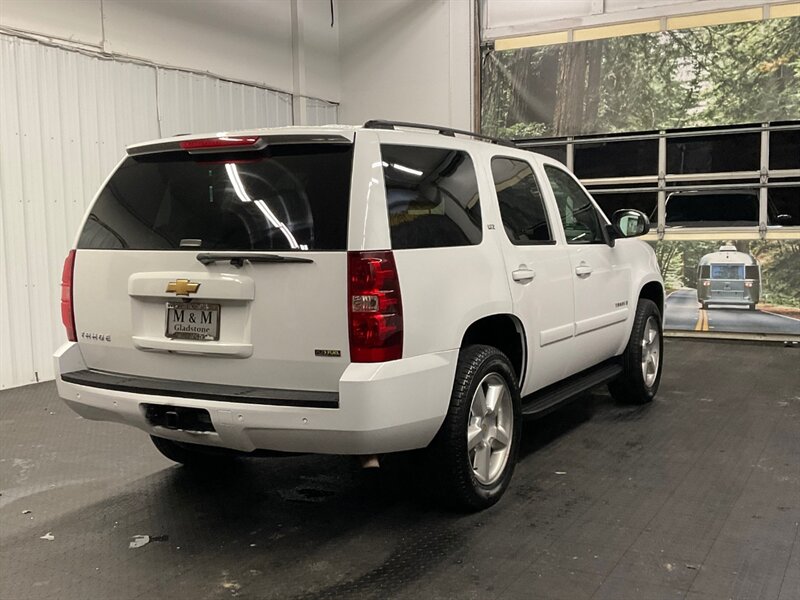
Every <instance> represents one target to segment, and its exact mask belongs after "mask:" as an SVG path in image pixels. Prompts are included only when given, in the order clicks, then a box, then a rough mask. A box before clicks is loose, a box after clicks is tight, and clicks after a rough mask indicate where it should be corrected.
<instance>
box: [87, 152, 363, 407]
mask: <svg viewBox="0 0 800 600" xmlns="http://www.w3.org/2000/svg"><path fill="white" fill-rule="evenodd" d="M264 142H265V140H261V141H260V142H259V143H258V144H256V145H255V146H254V147H257V148H261V149H258V150H245V151H242V150H240V149H235V148H234V149H232V148H202V147H199V149H197V150H195V151H192V152H189V151H186V150H182V149H180V148H179V147H177V148H172V149H170V150H169V151H159V149H158V148H156V149H155V150H154V151H152V152H151V153H148V154H142V155H135V156H130V157H128V158H126V159H125V160H124V161H123V163H122V164H121V165H120V167H119V168H118V170H117V171H116V172H115V173H114V174H113V176H112V177H111V178H110V179H109V181H108V183H107V185H106V186H105V187H104V189H103V190H102V191H101V193H100V194H99V196H98V198H97V200H96V202H95V203H94V205H93V206H92V209H91V211H90V214H89V215H88V218H87V220H86V223H85V225H84V228H83V231H82V232H81V235H80V237H79V241H78V245H77V253H76V258H75V271H74V287H73V294H74V306H75V321H76V328H77V335H78V342H79V344H80V348H81V351H82V354H83V356H84V359H85V361H86V363H87V365H88V366H89V367H90V368H92V369H97V370H102V371H107V372H113V373H123V374H132V375H142V376H148V377H160V378H168V379H175V380H187V381H201V382H208V383H220V384H235V385H245V386H246V385H252V386H260V387H271V388H284V389H305V390H325V391H334V390H336V389H337V387H338V380H339V377H340V375H341V373H342V372H343V371H344V369H345V367H346V366H347V363H348V361H349V356H348V329H347V306H346V298H347V252H346V250H347V231H348V209H349V197H350V185H351V172H352V157H353V144H352V140H349V139H347V138H344V137H342V138H338V139H337V140H336V142H331V141H327V142H325V143H320V142H318V141H313V140H311V139H305V138H286V137H285V136H284V138H283V139H282V140H278V141H276V142H275V143H272V142H270V143H267V144H266V146H265V147H262V146H264ZM287 142H290V143H287ZM198 146H202V144H199V145H198ZM233 150H237V151H233Z"/></svg>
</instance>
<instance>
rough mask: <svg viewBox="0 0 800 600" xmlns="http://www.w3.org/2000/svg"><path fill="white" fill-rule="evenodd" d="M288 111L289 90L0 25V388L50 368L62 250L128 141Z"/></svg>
mask: <svg viewBox="0 0 800 600" xmlns="http://www.w3.org/2000/svg"><path fill="white" fill-rule="evenodd" d="M323 104H326V103H320V107H318V108H317V109H315V110H316V111H317V112H316V113H315V115H316V114H319V115H322V113H323V112H324V111H331V110H334V112H335V108H336V107H335V105H333V109H331V108H330V106H327V107H325V108H322V105H323ZM291 115H292V110H291V96H290V95H288V94H284V93H279V92H273V91H269V90H265V89H263V88H259V87H253V86H247V85H242V84H238V83H231V82H228V81H221V80H219V79H216V78H214V77H211V76H207V75H198V74H194V73H187V72H182V71H176V70H172V69H161V68H158V69H157V68H156V67H154V66H150V65H140V64H135V63H130V62H121V61H118V60H106V59H102V58H98V57H96V56H93V55H86V54H81V53H78V52H75V51H68V50H64V49H61V48H55V47H51V46H47V45H43V44H40V43H37V42H31V41H27V40H22V39H20V38H17V37H13V36H6V35H2V34H0V388H7V387H13V386H17V385H24V384H27V383H33V382H35V381H36V380H37V379H38V380H46V379H51V378H52V377H53V367H52V359H51V355H52V353H53V350H54V349H55V348H56V347H58V346H59V345H60V344H61V343H62V342H63V341H64V340H65V335H64V331H63V327H62V325H61V315H60V309H59V300H60V286H59V284H60V279H61V268H62V264H63V261H64V257H65V255H66V253H67V250H68V249H69V248H70V246H71V245H72V243H73V241H74V240H75V236H76V233H77V231H78V227H79V225H80V222H81V220H82V218H83V215H84V212H85V210H86V208H87V206H88V204H89V202H90V201H91V199H92V198H93V196H94V194H95V193H96V191H97V188H98V187H99V186H100V184H101V183H102V181H103V180H104V179H105V177H106V176H107V175H108V173H109V172H110V171H111V169H112V168H113V167H114V165H115V164H116V163H117V162H118V161H119V159H120V158H121V157H122V156H123V155H124V152H125V147H126V146H127V145H129V144H132V143H134V142H139V141H144V140H149V139H154V138H158V137H159V136H162V135H171V134H173V133H180V132H188V131H194V132H202V131H208V132H214V131H221V130H226V129H237V128H243V127H269V126H281V125H287V124H290V123H291ZM159 117H160V122H159ZM318 118H319V120H325V121H329V118H328V117H327V116H319V117H318ZM333 120H335V115H334V118H333ZM97 284H98V285H103V282H102V281H98V282H97Z"/></svg>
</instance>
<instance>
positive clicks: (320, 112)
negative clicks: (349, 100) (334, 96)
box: [306, 98, 339, 125]
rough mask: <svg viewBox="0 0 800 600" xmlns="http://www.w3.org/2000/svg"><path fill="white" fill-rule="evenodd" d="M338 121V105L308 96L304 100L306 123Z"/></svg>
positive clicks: (321, 123)
mask: <svg viewBox="0 0 800 600" xmlns="http://www.w3.org/2000/svg"><path fill="white" fill-rule="evenodd" d="M338 122H339V106H338V105H336V104H331V103H330V102H325V100H316V99H314V98H308V99H307V100H306V124H307V125H330V124H332V123H338Z"/></svg>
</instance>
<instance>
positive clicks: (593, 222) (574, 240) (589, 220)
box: [544, 165, 605, 244]
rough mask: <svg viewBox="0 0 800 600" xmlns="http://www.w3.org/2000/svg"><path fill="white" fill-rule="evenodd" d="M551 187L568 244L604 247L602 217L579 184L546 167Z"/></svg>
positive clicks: (562, 172)
mask: <svg viewBox="0 0 800 600" xmlns="http://www.w3.org/2000/svg"><path fill="white" fill-rule="evenodd" d="M544 169H545V172H546V173H547V178H548V179H549V180H550V187H552V188H553V195H554V196H555V197H556V204H557V205H558V212H559V214H560V215H561V223H562V225H563V226H564V234H565V235H566V237H567V243H568V244H604V243H605V237H604V236H603V230H602V225H601V220H600V216H599V215H598V214H597V209H595V207H594V205H593V204H592V201H591V200H590V199H589V196H588V195H587V194H586V192H584V191H583V189H581V186H580V185H578V182H577V181H575V180H574V179H573V178H572V177H571V176H570V175H569V174H568V173H566V172H565V171H562V170H561V169H559V168H556V167H553V166H551V165H545V167H544Z"/></svg>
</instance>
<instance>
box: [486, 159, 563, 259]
mask: <svg viewBox="0 0 800 600" xmlns="http://www.w3.org/2000/svg"><path fill="white" fill-rule="evenodd" d="M492 176H493V178H494V188H495V190H496V191H497V201H498V203H499V204H500V216H501V218H502V219H503V228H504V229H505V230H506V234H507V235H508V239H509V240H511V242H512V243H514V244H541V243H545V244H546V243H555V242H554V240H553V236H552V234H551V233H550V226H549V225H548V223H547V213H546V211H545V208H544V202H543V201H542V195H541V193H540V192H539V186H538V185H537V184H536V177H535V176H534V175H533V170H532V169H531V167H530V165H529V164H528V163H527V162H525V161H523V160H513V159H510V158H493V159H492Z"/></svg>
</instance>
